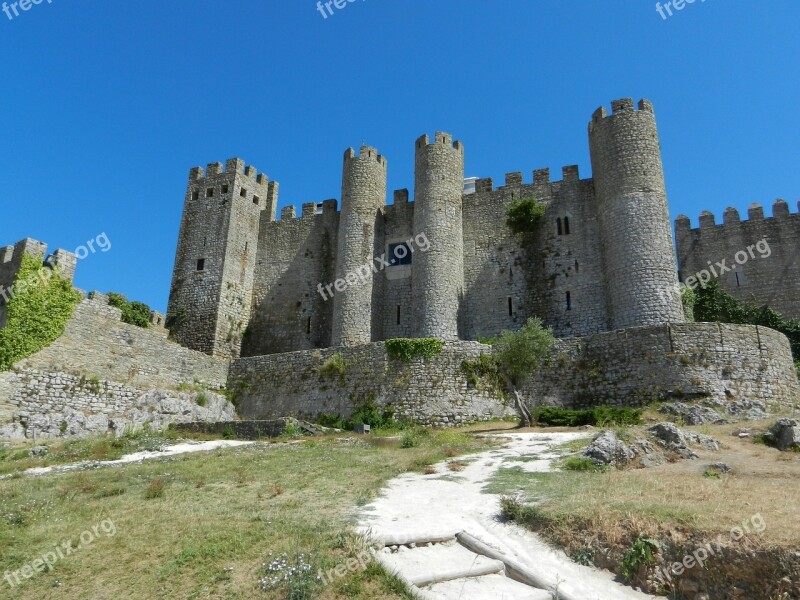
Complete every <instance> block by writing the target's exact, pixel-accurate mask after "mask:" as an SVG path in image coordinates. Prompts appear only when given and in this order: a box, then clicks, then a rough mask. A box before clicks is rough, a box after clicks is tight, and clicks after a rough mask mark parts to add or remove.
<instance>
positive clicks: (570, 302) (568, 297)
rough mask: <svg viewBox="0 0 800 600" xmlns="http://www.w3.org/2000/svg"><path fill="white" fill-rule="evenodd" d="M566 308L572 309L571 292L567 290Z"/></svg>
mask: <svg viewBox="0 0 800 600" xmlns="http://www.w3.org/2000/svg"><path fill="white" fill-rule="evenodd" d="M567 310H572V294H570V293H569V292H567Z"/></svg>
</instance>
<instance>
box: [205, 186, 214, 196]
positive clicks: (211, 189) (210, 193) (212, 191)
mask: <svg viewBox="0 0 800 600" xmlns="http://www.w3.org/2000/svg"><path fill="white" fill-rule="evenodd" d="M213 197H214V188H208V189H207V190H206V198H213Z"/></svg>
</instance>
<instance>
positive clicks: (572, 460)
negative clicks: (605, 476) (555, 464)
mask: <svg viewBox="0 0 800 600" xmlns="http://www.w3.org/2000/svg"><path fill="white" fill-rule="evenodd" d="M561 468H562V469H564V470H565V471H584V472H589V473H602V472H603V471H607V470H608V465H596V464H594V463H593V462H592V461H591V460H589V459H588V458H582V457H580V456H570V457H568V458H566V459H565V460H564V462H563V463H562V464H561Z"/></svg>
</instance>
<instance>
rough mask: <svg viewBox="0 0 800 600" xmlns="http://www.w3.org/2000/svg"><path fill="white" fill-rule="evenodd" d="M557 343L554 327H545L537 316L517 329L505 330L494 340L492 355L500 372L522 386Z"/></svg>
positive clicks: (516, 384) (514, 383)
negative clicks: (552, 328)
mask: <svg viewBox="0 0 800 600" xmlns="http://www.w3.org/2000/svg"><path fill="white" fill-rule="evenodd" d="M553 344H555V338H554V337H553V332H552V330H551V329H548V328H545V327H544V325H543V323H542V320H541V319H539V318H538V317H536V318H534V317H532V318H530V319H528V322H527V323H525V325H523V327H522V328H521V329H519V330H517V331H503V333H501V334H500V337H499V338H498V339H497V341H496V342H495V344H494V346H493V348H494V352H493V353H492V359H493V360H494V362H495V363H496V365H497V367H498V370H499V372H502V373H503V374H504V375H505V376H506V377H508V379H509V380H510V381H511V383H512V384H513V385H515V386H519V385H521V384H522V383H524V382H525V380H526V379H528V378H529V377H530V376H531V375H533V374H534V373H535V372H536V370H537V369H538V368H539V367H540V366H541V365H542V364H543V363H544V362H546V361H547V359H548V357H549V356H550V352H551V351H552V349H553Z"/></svg>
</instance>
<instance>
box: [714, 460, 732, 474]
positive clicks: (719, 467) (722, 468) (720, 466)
mask: <svg viewBox="0 0 800 600" xmlns="http://www.w3.org/2000/svg"><path fill="white" fill-rule="evenodd" d="M708 469H709V470H710V471H716V472H717V473H730V472H731V471H732V470H733V469H731V468H730V467H729V466H728V465H726V464H725V463H723V462H718V463H712V464H710V465H708Z"/></svg>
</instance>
